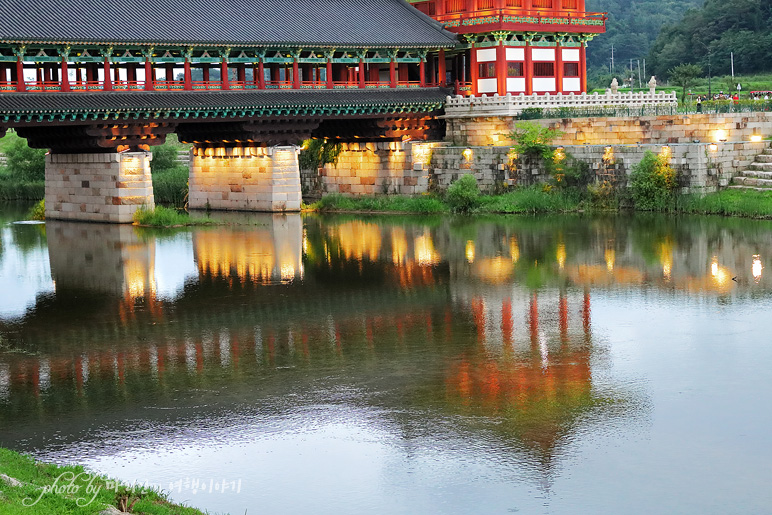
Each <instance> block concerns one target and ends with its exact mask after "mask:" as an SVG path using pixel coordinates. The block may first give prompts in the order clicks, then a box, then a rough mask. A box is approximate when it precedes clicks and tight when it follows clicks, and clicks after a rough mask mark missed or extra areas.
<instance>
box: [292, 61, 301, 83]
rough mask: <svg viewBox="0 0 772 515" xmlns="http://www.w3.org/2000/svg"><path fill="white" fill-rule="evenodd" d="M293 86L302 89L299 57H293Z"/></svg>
mask: <svg viewBox="0 0 772 515" xmlns="http://www.w3.org/2000/svg"><path fill="white" fill-rule="evenodd" d="M292 88H293V89H300V65H299V64H298V58H297V57H295V58H294V59H292Z"/></svg>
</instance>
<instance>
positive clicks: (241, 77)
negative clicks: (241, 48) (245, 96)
mask: <svg viewBox="0 0 772 515" xmlns="http://www.w3.org/2000/svg"><path fill="white" fill-rule="evenodd" d="M236 72H237V74H238V81H239V82H240V83H241V84H240V87H241V88H242V89H246V85H247V65H246V64H244V63H239V64H237V65H236Z"/></svg>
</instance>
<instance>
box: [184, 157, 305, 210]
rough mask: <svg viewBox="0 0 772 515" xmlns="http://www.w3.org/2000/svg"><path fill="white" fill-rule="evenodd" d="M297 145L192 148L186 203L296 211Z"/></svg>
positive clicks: (191, 205) (211, 207)
mask: <svg viewBox="0 0 772 515" xmlns="http://www.w3.org/2000/svg"><path fill="white" fill-rule="evenodd" d="M297 151H298V148H297V147H294V146H289V147H269V148H262V147H234V148H216V149H214V148H207V149H204V148H194V149H192V150H191V159H190V187H189V195H188V206H189V207H190V208H192V209H207V208H209V209H216V210H224V211H267V212H283V211H300V202H301V197H300V169H299V166H298V152H297Z"/></svg>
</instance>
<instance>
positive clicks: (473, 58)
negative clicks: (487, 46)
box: [469, 45, 480, 96]
mask: <svg viewBox="0 0 772 515" xmlns="http://www.w3.org/2000/svg"><path fill="white" fill-rule="evenodd" d="M469 72H470V75H471V81H472V84H471V87H472V89H471V91H470V93H469V94H470V95H472V96H477V80H478V78H479V75H480V67H479V66H478V64H477V48H475V46H474V45H472V48H470V49H469Z"/></svg>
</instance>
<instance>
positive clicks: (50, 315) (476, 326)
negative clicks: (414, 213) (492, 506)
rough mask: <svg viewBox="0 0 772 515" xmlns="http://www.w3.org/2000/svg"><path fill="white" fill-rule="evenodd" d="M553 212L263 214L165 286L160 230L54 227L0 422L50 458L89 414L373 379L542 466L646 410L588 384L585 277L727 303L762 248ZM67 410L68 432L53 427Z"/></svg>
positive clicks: (3, 383)
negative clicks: (604, 417) (43, 288)
mask: <svg viewBox="0 0 772 515" xmlns="http://www.w3.org/2000/svg"><path fill="white" fill-rule="evenodd" d="M549 223H554V222H550V221H545V222H544V224H549ZM544 224H543V223H539V222H536V221H533V220H528V219H526V220H520V221H507V222H505V223H498V222H497V223H493V222H485V221H482V222H468V223H461V224H459V223H458V222H454V223H452V224H449V223H448V222H447V221H441V220H432V219H429V220H428V221H427V220H426V219H420V220H419V221H415V220H413V219H409V218H408V219H350V218H329V219H319V218H314V217H309V218H305V219H301V216H300V215H286V216H268V217H266V218H264V219H261V220H259V222H258V223H257V224H256V225H255V226H249V227H246V226H242V227H238V228H235V229H231V228H212V229H201V230H195V231H194V232H192V234H191V233H184V234H185V235H187V236H190V237H187V236H186V237H187V239H184V240H182V241H183V244H184V245H190V246H191V247H192V249H190V250H191V252H188V253H187V254H186V255H192V256H193V257H194V260H195V267H194V268H193V269H194V270H197V275H198V277H197V278H194V279H195V280H188V281H185V282H184V283H181V284H179V285H178V287H177V288H176V294H175V295H172V296H162V295H159V294H158V292H157V286H156V284H157V282H158V273H157V270H156V266H157V265H158V263H159V259H161V258H159V256H160V255H162V254H163V255H166V254H165V252H166V251H165V250H163V249H164V248H165V245H166V242H167V241H168V240H169V238H170V237H169V236H167V235H164V234H163V233H153V232H149V231H143V230H138V229H135V228H131V227H123V226H102V225H81V224H75V223H65V222H49V223H48V224H47V230H46V232H47V245H48V252H49V258H50V264H51V275H52V277H53V279H54V281H55V285H56V286H55V290H56V291H55V295H53V296H40V297H39V299H38V301H37V303H36V305H35V306H34V307H32V308H30V309H29V310H28V311H27V313H26V315H25V316H23V317H21V318H18V319H8V320H5V321H2V323H1V324H2V325H0V335H2V336H3V338H4V340H5V341H6V342H7V343H6V345H8V346H10V347H11V349H13V350H15V351H17V352H15V353H7V352H5V353H2V354H0V400H1V401H0V428H1V429H2V433H3V435H4V436H5V439H6V441H15V442H17V444H16V445H17V446H18V447H19V448H20V449H27V450H29V449H36V450H38V452H41V453H42V454H45V453H46V452H52V453H53V455H56V454H55V451H54V450H52V449H56V448H60V447H61V446H66V445H68V444H70V443H74V442H79V441H84V440H89V439H91V438H98V437H96V436H89V434H90V432H91V431H92V430H93V429H94V428H95V427H99V426H101V425H104V424H107V425H109V424H111V423H116V421H120V420H125V419H126V418H131V419H134V420H144V421H146V422H148V421H152V420H156V419H158V418H159V417H160V416H161V415H159V412H158V411H157V409H156V408H162V407H175V408H176V410H175V412H174V414H173V415H169V414H168V413H164V415H163V418H164V420H167V421H169V420H171V421H172V422H173V423H175V424H180V425H183V426H184V425H185V423H186V421H189V420H191V419H193V418H195V417H199V416H209V417H211V418H213V419H217V418H218V417H222V416H223V415H222V413H223V411H225V412H229V411H230V410H233V409H237V406H239V405H241V404H242V403H245V402H246V403H249V404H260V403H261V402H263V401H267V400H268V399H271V398H276V397H281V396H284V395H296V394H297V393H298V392H306V393H308V395H309V397H308V399H307V400H302V399H300V398H298V402H301V403H302V402H309V403H311V404H313V403H315V402H320V401H319V399H318V398H317V397H315V395H317V394H318V391H319V388H320V385H321V387H322V388H323V389H325V388H326V389H327V390H326V391H328V393H329V391H330V390H329V389H333V390H334V389H335V388H336V387H337V388H340V387H344V386H346V387H352V386H353V387H356V388H361V389H364V390H365V391H369V392H370V393H369V394H367V395H363V396H362V397H361V398H357V399H356V401H355V402H356V403H362V402H364V403H368V404H370V405H372V406H374V407H378V408H386V413H392V414H393V415H389V416H393V417H395V420H397V421H400V420H401V416H399V415H398V413H399V412H400V411H401V410H402V409H403V408H404V409H412V408H416V409H423V408H426V409H427V410H429V411H428V413H433V414H437V415H421V416H430V417H433V416H457V415H463V416H462V417H461V418H459V419H458V424H460V425H461V426H467V429H469V430H471V431H476V430H478V429H480V424H481V422H480V421H481V420H482V421H495V424H493V428H494V430H495V432H497V433H498V434H499V435H500V437H501V438H503V439H504V440H505V441H509V442H512V444H513V445H514V446H515V447H518V448H525V449H528V450H530V451H532V452H533V453H535V455H536V456H537V458H538V460H537V462H538V463H540V464H541V466H544V467H549V466H550V464H551V462H552V460H553V459H554V457H555V456H556V455H557V454H558V452H559V451H558V449H559V446H560V442H561V441H562V440H563V439H565V438H566V437H567V436H568V435H569V434H571V433H572V431H575V430H576V427H577V425H580V424H582V421H583V420H585V419H586V415H587V413H589V412H592V413H595V414H602V413H603V412H609V413H612V412H613V413H614V414H615V415H618V414H620V413H624V414H625V416H633V415H635V413H636V410H637V409H638V408H637V406H636V401H634V400H633V399H632V397H630V398H627V397H626V395H625V394H623V393H622V394H620V393H618V392H616V391H615V392H614V393H610V392H606V391H604V388H603V387H601V386H600V385H594V384H593V368H594V367H598V366H602V365H600V364H599V363H600V362H599V361H598V360H597V359H595V355H596V351H597V350H598V349H599V348H602V347H603V343H602V341H599V340H598V337H597V336H596V334H595V333H596V331H594V330H593V327H592V293H591V292H592V290H593V289H608V288H623V289H624V288H628V287H631V285H633V286H635V287H639V286H640V285H646V286H647V287H650V288H655V289H659V290H661V291H662V292H665V293H670V294H674V295H679V294H681V292H694V291H700V292H702V294H703V295H709V296H721V297H723V298H725V299H726V300H727V301H731V300H732V299H733V298H735V297H737V296H742V295H748V294H750V289H752V287H753V286H754V285H758V284H761V285H762V286H765V287H768V286H769V285H768V284H766V283H767V282H768V277H767V276H765V275H764V274H763V264H762V261H761V257H760V255H761V254H763V253H764V252H763V249H769V250H770V251H772V242H770V241H762V242H759V241H758V240H756V239H755V238H749V240H748V241H745V240H743V239H741V238H739V237H734V238H735V239H734V240H733V241H731V242H730V243H731V244H728V243H727V242H726V241H723V242H718V243H717V242H716V240H715V239H712V238H711V237H710V236H709V233H705V232H702V233H700V232H695V231H689V230H688V228H681V229H682V232H680V233H678V234H673V233H671V232H668V231H665V232H664V233H663V232H657V231H654V232H651V233H647V234H646V235H645V236H640V233H641V231H642V228H640V227H638V228H632V229H631V228H630V226H629V224H625V223H624V221H621V222H613V221H603V220H601V221H596V222H592V223H586V222H581V223H579V222H578V221H577V222H574V221H571V220H570V219H569V220H568V221H565V219H564V221H563V222H561V224H562V225H560V224H559V225H558V226H557V228H556V229H554V228H553V229H551V230H550V231H545V227H546V226H545V225H544ZM615 224H616V225H615ZM647 227H648V226H647ZM644 228H645V227H644ZM636 231H637V232H636ZM723 237H724V238H725V239H726V238H733V236H731V235H729V234H724V235H723ZM760 245H761V247H760ZM760 248H761V249H762V250H760ZM687 251H688V253H689V255H690V256H691V258H690V260H689V261H687V259H686V255H687ZM695 255H697V256H699V259H697V260H696V261H697V262H695V260H694V256H695ZM749 256H753V264H752V265H750V264H749V266H747V267H746V266H745V262H746V261H747V259H748V258H749ZM740 264H742V267H740ZM744 268H747V273H739V275H740V277H739V279H738V282H737V283H734V282H732V281H731V280H730V277H731V275H730V274H732V273H733V274H738V270H742V269H744ZM288 367H289V369H291V370H293V371H292V372H290V373H287V372H285V371H286V370H288ZM331 378H332V379H331ZM221 391H222V392H227V393H228V396H227V397H226V398H225V399H223V398H221V397H220V392H221ZM384 392H385V393H384ZM339 401H340V402H344V403H345V402H346V400H345V399H340V400H339ZM207 403H210V404H209V405H210V406H212V407H210V408H200V406H201V405H207ZM620 406H622V407H623V408H622V409H621V410H620V409H619V407H620ZM468 415H474V417H468ZM169 417H171V419H170V418H169ZM226 418H227V417H226ZM223 423H227V422H225V419H223ZM401 423H402V422H400V424H401ZM62 424H65V425H66V426H67V427H68V432H67V436H65V437H61V436H57V437H56V438H58V440H57V441H56V442H54V440H53V439H54V434H55V433H56V431H58V430H59V429H58V428H60V427H61V426H62ZM483 425H485V424H483ZM32 428H37V430H36V431H32V430H31V429H32ZM485 428H486V430H487V429H490V427H488V426H485Z"/></svg>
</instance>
